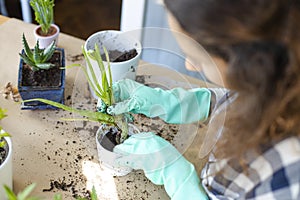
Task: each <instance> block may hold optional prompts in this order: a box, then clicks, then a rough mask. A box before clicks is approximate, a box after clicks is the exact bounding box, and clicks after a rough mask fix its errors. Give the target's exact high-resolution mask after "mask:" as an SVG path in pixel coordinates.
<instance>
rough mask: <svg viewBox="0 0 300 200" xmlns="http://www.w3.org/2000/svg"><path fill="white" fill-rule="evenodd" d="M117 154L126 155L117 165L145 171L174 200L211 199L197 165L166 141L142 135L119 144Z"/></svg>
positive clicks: (151, 134)
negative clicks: (199, 175)
mask: <svg viewBox="0 0 300 200" xmlns="http://www.w3.org/2000/svg"><path fill="white" fill-rule="evenodd" d="M114 152H116V153H119V154H121V155H122V156H121V157H120V158H119V159H117V160H116V163H118V164H119V165H120V166H129V167H131V168H133V169H142V170H144V172H145V176H146V177H147V178H148V179H149V180H151V181H152V182H153V183H154V184H157V185H164V187H165V190H166V192H167V193H168V195H169V196H170V197H171V199H172V200H182V199H185V200H189V199H192V200H200V199H201V200H202V199H208V197H207V195H206V193H205V192H204V189H203V188H202V186H201V184H200V180H199V177H198V175H197V173H196V171H195V167H194V165H193V164H191V163H190V162H188V161H187V160H186V159H185V158H184V157H183V156H182V155H181V154H180V153H179V152H178V151H177V150H176V148H175V147H174V146H172V145H171V144H170V143H169V142H167V141H166V140H164V139H163V138H161V137H159V136H156V135H155V134H153V133H151V132H148V133H139V134H136V135H132V136H131V137H130V138H128V139H127V140H125V141H124V143H122V144H119V145H117V146H116V147H115V148H114Z"/></svg>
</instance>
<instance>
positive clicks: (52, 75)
mask: <svg viewBox="0 0 300 200" xmlns="http://www.w3.org/2000/svg"><path fill="white" fill-rule="evenodd" d="M60 61H61V54H60V52H54V54H53V56H52V57H51V58H50V60H49V62H50V63H53V64H54V65H55V66H54V67H52V68H50V69H48V70H43V69H42V70H38V71H33V70H31V68H30V67H29V66H28V65H27V64H25V63H23V68H22V73H23V77H22V86H38V87H55V86H60V84H61V73H62V70H61V69H60V67H61V66H60Z"/></svg>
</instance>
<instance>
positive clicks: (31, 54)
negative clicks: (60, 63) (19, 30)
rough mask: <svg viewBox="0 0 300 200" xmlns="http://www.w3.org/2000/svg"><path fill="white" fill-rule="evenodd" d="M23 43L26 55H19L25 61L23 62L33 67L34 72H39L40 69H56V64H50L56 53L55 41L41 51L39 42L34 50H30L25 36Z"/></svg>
mask: <svg viewBox="0 0 300 200" xmlns="http://www.w3.org/2000/svg"><path fill="white" fill-rule="evenodd" d="M22 42H23V47H24V54H21V53H19V55H20V57H21V58H22V59H23V61H24V62H25V63H26V64H27V65H29V66H30V67H31V69H32V70H33V71H38V70H40V69H46V70H47V69H50V68H51V67H54V64H52V63H50V62H48V61H49V59H50V58H51V57H52V55H53V54H54V52H55V48H56V46H55V42H54V41H53V42H52V43H51V44H50V45H49V46H48V47H46V48H45V49H40V48H39V41H37V42H36V45H35V46H34V49H33V50H31V49H30V47H29V45H28V42H27V40H26V37H25V35H24V34H23V37H22Z"/></svg>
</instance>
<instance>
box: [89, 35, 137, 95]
mask: <svg viewBox="0 0 300 200" xmlns="http://www.w3.org/2000/svg"><path fill="white" fill-rule="evenodd" d="M95 44H97V45H98V46H105V48H106V49H107V51H108V56H109V59H110V68H111V74H112V81H113V82H116V81H118V80H121V79H125V78H126V79H131V80H135V77H136V69H137V66H138V63H139V60H140V57H141V54H142V45H141V43H140V41H139V40H137V39H135V38H134V37H132V35H129V33H127V32H122V31H117V30H105V31H99V32H96V33H94V34H92V35H91V36H90V37H88V39H87V40H86V42H85V44H84V50H85V51H86V52H87V51H94V47H95ZM100 54H101V56H102V59H103V62H104V64H105V66H107V64H106V59H105V54H104V52H103V50H102V49H100ZM91 58H92V59H91V60H90V63H91V65H92V67H93V70H94V72H95V75H96V77H97V78H98V79H100V80H98V81H100V82H101V72H100V71H99V68H98V64H97V61H96V60H95V59H94V58H93V57H91ZM88 74H89V76H90V75H91V73H90V70H89V69H88ZM91 91H92V95H93V96H94V97H95V98H97V95H95V94H94V92H93V90H91Z"/></svg>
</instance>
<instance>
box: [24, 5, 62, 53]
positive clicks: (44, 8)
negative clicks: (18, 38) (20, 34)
mask: <svg viewBox="0 0 300 200" xmlns="http://www.w3.org/2000/svg"><path fill="white" fill-rule="evenodd" d="M30 6H31V7H32V9H33V10H34V15H35V20H36V21H37V23H38V24H39V25H38V26H37V27H36V28H35V29H34V32H33V33H34V36H35V38H36V40H38V41H39V43H40V48H46V47H47V46H49V45H50V44H51V43H52V41H55V43H56V45H57V44H58V36H59V33H60V28H59V26H57V25H56V24H54V23H53V22H54V14H53V13H54V11H53V7H54V0H31V1H30Z"/></svg>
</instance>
